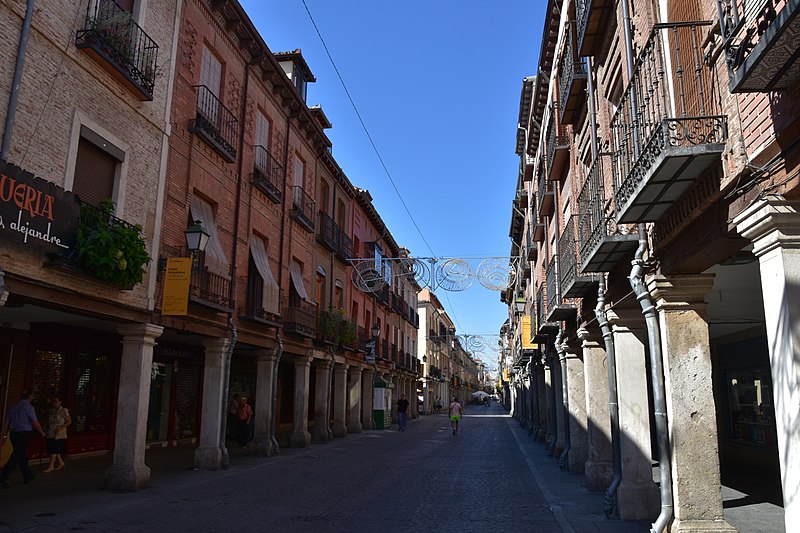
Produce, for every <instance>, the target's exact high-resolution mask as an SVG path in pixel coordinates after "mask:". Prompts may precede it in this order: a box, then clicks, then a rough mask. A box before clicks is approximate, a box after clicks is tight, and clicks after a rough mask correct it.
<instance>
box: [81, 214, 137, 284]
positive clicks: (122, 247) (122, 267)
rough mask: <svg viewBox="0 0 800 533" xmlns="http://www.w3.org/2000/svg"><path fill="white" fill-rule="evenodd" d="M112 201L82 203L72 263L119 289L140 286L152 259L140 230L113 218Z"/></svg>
mask: <svg viewBox="0 0 800 533" xmlns="http://www.w3.org/2000/svg"><path fill="white" fill-rule="evenodd" d="M114 207H115V206H114V202H112V201H111V200H104V201H102V202H100V205H98V206H97V207H93V206H90V205H88V204H83V205H82V206H81V221H80V225H79V226H78V235H77V239H76V242H75V261H76V263H77V264H78V266H80V267H81V268H82V269H84V270H86V271H87V272H89V273H91V274H92V275H93V276H95V277H96V278H98V279H101V280H103V281H107V282H109V283H111V284H112V285H115V286H117V287H119V288H121V289H130V288H133V287H134V286H135V285H137V284H139V283H141V281H142V277H143V276H144V272H145V267H146V266H147V264H148V263H150V260H151V257H150V255H149V254H148V253H147V242H146V241H145V239H144V237H143V236H142V227H141V226H139V225H135V226H134V225H132V224H128V223H127V222H125V221H123V220H120V219H118V218H117V217H115V216H114V215H113V213H114Z"/></svg>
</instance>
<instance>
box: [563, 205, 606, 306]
mask: <svg viewBox="0 0 800 533" xmlns="http://www.w3.org/2000/svg"><path fill="white" fill-rule="evenodd" d="M577 217H578V215H573V216H571V217H569V220H567V225H566V226H565V227H564V233H562V234H561V237H559V239H558V267H559V269H558V270H559V275H560V276H561V279H560V281H561V294H562V296H563V297H564V298H581V297H583V296H585V295H586V294H588V293H590V292H595V293H597V289H596V284H597V278H596V277H595V276H594V275H593V274H589V273H586V272H584V271H583V269H582V268H581V263H580V260H579V257H580V254H579V246H578V244H579V241H578V238H577V234H576V233H575V230H576V228H575V219H576V218H577Z"/></svg>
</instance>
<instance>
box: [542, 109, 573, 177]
mask: <svg viewBox="0 0 800 533" xmlns="http://www.w3.org/2000/svg"><path fill="white" fill-rule="evenodd" d="M558 115H560V113H559V107H558V104H553V107H552V110H551V113H550V121H549V123H548V124H547V174H548V177H549V178H550V181H560V180H561V178H562V177H563V176H564V170H565V169H566V167H567V164H568V163H569V148H570V141H571V139H570V137H569V134H568V133H567V128H566V127H565V126H564V125H563V124H559V123H558V121H557V117H558Z"/></svg>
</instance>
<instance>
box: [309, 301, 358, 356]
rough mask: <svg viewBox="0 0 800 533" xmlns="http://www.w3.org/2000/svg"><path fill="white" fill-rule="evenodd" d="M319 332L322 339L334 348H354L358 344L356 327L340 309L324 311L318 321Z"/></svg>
mask: <svg viewBox="0 0 800 533" xmlns="http://www.w3.org/2000/svg"><path fill="white" fill-rule="evenodd" d="M317 331H318V332H319V333H320V334H321V336H322V338H323V339H325V340H326V341H328V342H330V343H332V344H333V345H334V347H336V348H340V347H342V346H348V347H351V348H352V347H354V346H355V342H356V326H355V324H353V323H352V322H350V321H349V320H347V319H346V318H345V316H344V311H342V310H340V309H328V310H322V311H320V313H319V318H318V321H317Z"/></svg>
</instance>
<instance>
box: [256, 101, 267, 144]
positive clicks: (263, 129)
mask: <svg viewBox="0 0 800 533" xmlns="http://www.w3.org/2000/svg"><path fill="white" fill-rule="evenodd" d="M269 127H270V125H269V120H267V117H266V116H264V113H262V112H261V111H259V112H257V113H256V146H263V147H264V149H265V150H266V151H267V152H269Z"/></svg>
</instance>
